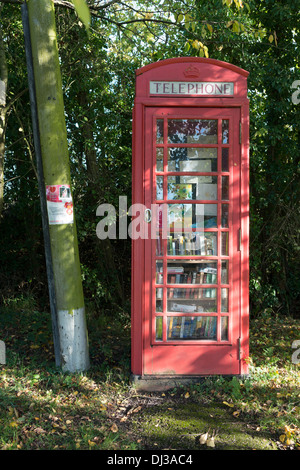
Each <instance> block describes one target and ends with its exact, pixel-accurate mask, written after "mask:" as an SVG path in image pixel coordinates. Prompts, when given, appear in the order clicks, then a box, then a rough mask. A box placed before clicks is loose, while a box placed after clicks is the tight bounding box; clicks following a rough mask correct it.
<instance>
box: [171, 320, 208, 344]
mask: <svg viewBox="0 0 300 470" xmlns="http://www.w3.org/2000/svg"><path fill="white" fill-rule="evenodd" d="M167 328H168V329H167V338H168V340H169V341H170V340H174V339H176V340H178V339H179V340H188V339H190V340H191V339H193V340H201V339H202V340H203V339H204V340H205V339H212V340H216V339H217V317H203V316H202V317H190V316H185V317H168V324H167Z"/></svg>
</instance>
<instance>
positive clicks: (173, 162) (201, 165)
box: [168, 147, 228, 173]
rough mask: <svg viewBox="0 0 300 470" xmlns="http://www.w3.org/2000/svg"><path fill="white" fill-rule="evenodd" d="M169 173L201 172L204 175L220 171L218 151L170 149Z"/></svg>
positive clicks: (213, 149)
mask: <svg viewBox="0 0 300 470" xmlns="http://www.w3.org/2000/svg"><path fill="white" fill-rule="evenodd" d="M227 150H228V149H227ZM168 171H186V172H193V171H199V172H204V173H210V172H212V171H218V149H217V148H191V147H189V148H187V147H181V148H170V149H168Z"/></svg>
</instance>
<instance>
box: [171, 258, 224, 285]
mask: <svg viewBox="0 0 300 470" xmlns="http://www.w3.org/2000/svg"><path fill="white" fill-rule="evenodd" d="M167 273H168V278H167V282H168V284H216V283H217V262H215V261H209V262H207V261H198V260H197V261H194V260H187V261H179V262H178V261H168V263H167Z"/></svg>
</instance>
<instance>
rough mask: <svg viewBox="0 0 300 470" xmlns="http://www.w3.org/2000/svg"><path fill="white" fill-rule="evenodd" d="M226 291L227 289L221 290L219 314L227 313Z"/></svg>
mask: <svg viewBox="0 0 300 470" xmlns="http://www.w3.org/2000/svg"><path fill="white" fill-rule="evenodd" d="M228 290H229V289H227V287H224V288H222V289H221V312H228Z"/></svg>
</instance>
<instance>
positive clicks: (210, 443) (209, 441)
mask: <svg viewBox="0 0 300 470" xmlns="http://www.w3.org/2000/svg"><path fill="white" fill-rule="evenodd" d="M206 445H207V447H215V438H214V437H209V438H208V439H207V442H206Z"/></svg>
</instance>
